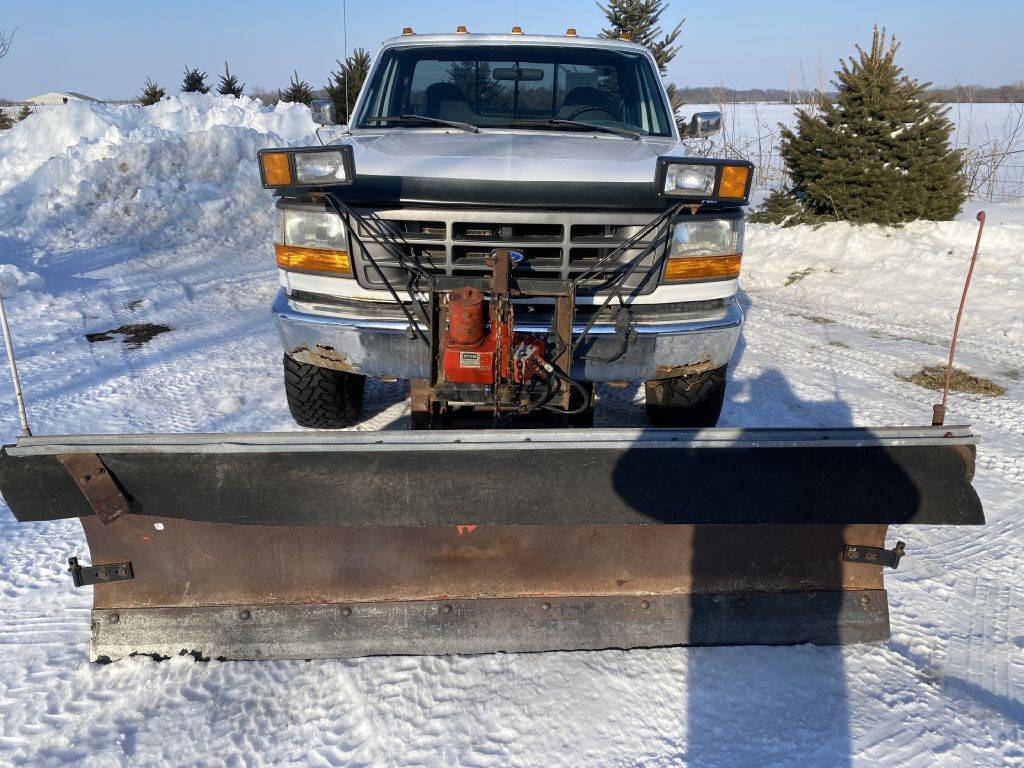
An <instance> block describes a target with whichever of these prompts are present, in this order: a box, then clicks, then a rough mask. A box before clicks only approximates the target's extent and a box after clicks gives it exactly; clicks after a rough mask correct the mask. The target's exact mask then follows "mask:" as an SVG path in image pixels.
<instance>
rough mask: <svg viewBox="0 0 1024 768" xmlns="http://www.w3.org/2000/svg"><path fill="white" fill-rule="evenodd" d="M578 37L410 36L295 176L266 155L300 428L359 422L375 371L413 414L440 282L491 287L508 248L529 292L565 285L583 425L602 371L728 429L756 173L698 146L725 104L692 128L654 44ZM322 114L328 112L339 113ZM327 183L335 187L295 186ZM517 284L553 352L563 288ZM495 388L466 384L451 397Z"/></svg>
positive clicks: (662, 403)
mask: <svg viewBox="0 0 1024 768" xmlns="http://www.w3.org/2000/svg"><path fill="white" fill-rule="evenodd" d="M570 32H572V34H567V35H564V36H562V35H559V36H555V35H525V34H518V33H513V34H471V33H467V32H462V31H460V32H457V33H455V34H438V35H417V34H412V33H411V32H410V31H409V30H407V31H406V34H403V35H401V36H399V37H395V38H392V39H390V40H387V41H385V42H384V43H383V45H382V47H381V49H380V50H379V51H378V53H377V55H376V56H375V58H374V63H373V66H372V68H371V71H370V73H369V75H368V78H367V80H366V83H365V85H364V87H363V88H362V91H361V92H360V94H359V96H358V99H357V100H356V102H355V104H354V107H353V109H352V112H351V115H352V117H351V120H350V122H349V124H348V125H347V126H342V127H341V128H340V130H339V129H335V136H336V138H334V139H333V140H332V141H330V142H329V143H328V144H326V146H325V147H323V148H322V149H321V148H311V149H310V151H309V152H307V153H305V155H301V154H292V155H288V156H286V159H285V161H284V162H285V163H290V165H289V166H288V168H287V169H286V170H285V171H284V176H285V178H284V180H283V181H278V182H275V180H274V178H272V176H273V175H274V173H276V171H275V168H274V165H273V163H274V162H275V161H274V160H273V157H272V154H273V150H265V151H264V152H269V153H271V155H261V173H262V175H263V179H264V184H265V186H268V187H272V188H275V189H276V190H277V193H278V196H277V200H276V218H275V231H274V235H275V252H276V257H277V264H278V266H279V276H280V283H281V290H280V292H279V294H278V296H277V298H276V300H275V302H274V305H273V314H274V318H275V322H276V325H277V329H278V332H279V334H280V337H281V341H282V344H283V347H284V368H285V383H286V391H287V394H288V402H289V407H290V409H291V412H292V415H293V417H294V418H295V420H296V421H297V422H298V423H299V424H301V425H303V426H310V427H320V428H339V427H344V426H347V425H349V424H351V423H352V422H353V421H355V420H356V419H357V418H358V415H359V411H360V408H361V405H362V396H363V385H364V381H365V377H366V376H373V377H381V378H399V379H409V380H411V381H412V382H413V399H414V413H415V411H416V393H417V387H416V382H428V383H429V382H431V381H434V382H435V383H436V379H437V368H438V365H440V364H441V363H439V360H440V359H441V358H440V357H439V356H440V355H441V354H442V353H441V352H439V350H438V342H437V340H436V339H428V338H427V333H428V331H429V327H430V322H429V315H428V305H429V304H430V302H431V293H430V289H429V285H430V284H434V283H436V284H449V285H452V284H456V283H458V282H459V280H463V281H465V282H466V284H467V285H468V286H476V285H480V287H481V288H483V293H484V294H487V285H489V284H481V283H480V281H481V280H484V279H488V278H489V276H490V275H491V274H492V272H493V271H494V260H495V254H496V253H498V252H500V253H501V254H502V256H501V258H502V259H505V258H506V254H509V256H508V258H511V260H512V262H513V263H512V264H511V265H510V269H511V274H512V275H513V281H518V283H517V284H518V285H522V286H528V285H529V284H530V281H531V280H535V281H541V282H543V281H549V282H550V283H551V284H558V285H563V286H569V287H570V288H569V290H570V293H569V294H568V295H570V296H571V303H572V316H571V327H572V332H571V335H570V334H566V338H565V339H563V342H565V344H564V346H567V347H571V354H568V355H567V356H564V357H563V359H564V361H565V364H564V365H563V369H564V370H563V371H562V374H564V377H565V378H570V379H571V380H572V381H573V382H575V383H577V384H579V385H582V386H576V387H575V388H574V390H573V397H575V398H576V399H577V400H579V399H580V398H583V399H584V400H587V401H588V402H587V403H586V404H585V405H586V407H583V408H579V407H574V412H575V413H577V415H579V414H582V416H583V418H584V419H586V418H587V415H588V413H589V415H590V417H591V418H592V414H593V405H594V398H593V385H594V383H596V382H627V381H642V382H645V388H646V397H647V412H648V415H649V417H650V419H651V421H652V423H653V424H654V425H655V426H671V427H704V426H714V424H715V423H716V422H717V419H718V415H719V411H720V409H721V406H722V401H723V398H724V392H725V384H726V377H725V372H726V367H727V365H728V363H729V360H730V358H731V356H732V354H733V350H734V348H735V345H736V342H737V338H738V335H739V332H740V327H741V325H742V322H743V314H742V311H741V309H740V306H739V304H738V303H737V301H736V292H737V279H738V276H739V270H740V261H741V258H742V251H743V226H744V223H743V205H744V204H745V203H746V202H747V198H748V195H749V190H750V183H751V176H752V173H751V167H750V165H749V163H746V162H744V161H734V160H719V159H708V158H701V157H693V154H694V139H697V138H700V137H704V136H707V135H710V133H712V132H713V131H714V130H715V129H716V127H717V126H716V115H715V113H701V114H698V115H696V116H694V119H693V121H692V123H691V124H690V126H689V131H688V133H689V134H690V135H688V136H681V135H680V132H679V129H678V127H677V125H676V121H675V119H674V115H673V112H672V109H671V107H670V104H669V100H668V97H667V94H666V92H665V89H664V86H663V84H662V82H661V78H660V77H659V74H658V68H657V65H656V63H655V61H654V58H653V57H652V56H651V54H650V52H649V51H648V50H647V49H646V48H645V47H643V46H640V45H637V44H634V43H632V42H629V41H626V40H616V39H602V38H584V37H579V36H577V35H575V33H574V32H573V31H572V30H570ZM314 112H315V114H317V115H319V121H320V122H322V123H325V124H327V123H331V122H332V117H331V115H330V114H329V112H330V110H329V109H327V107H326V105H323V104H315V105H314ZM717 119H719V120H720V117H719V118H717ZM332 153H333V154H332ZM329 155H330V156H332V157H333V156H335V155H336V156H337V157H338V158H340V159H339V160H338V161H337V167H334V166H331V165H330V163H327V166H326V170H324V169H322V168H320V166H319V165H317V163H318V162H319V163H320V165H323V162H321V161H326V159H327V158H328V156H329ZM278 159H280V158H278ZM318 169H319V170H318ZM332 169H333V170H332ZM303 173H306V174H307V176H305V177H303ZM317 173H327V174H328V180H329V181H330V180H334V181H337V182H338V183H337V184H333V185H325V183H324V182H323V180H322V179H321V180H320V183H315V184H314V183H310V184H305V183H303V178H319V177H316V174H317ZM310 174H311V175H310ZM331 174H333V176H332V175H331ZM325 189H326V190H329V191H330V194H325V191H324V190H325ZM445 281H447V283H446V282H445ZM559 295H562V294H559ZM510 296H511V299H510V301H511V302H512V308H513V309H514V313H515V321H514V330H515V334H516V336H517V338H519V337H520V335H523V336H522V338H527V336H526V335H529V338H538V339H540V340H541V341H540V342H539V343H541V344H545V343H546V344H549V345H550V344H551V343H552V341H551V337H550V331H551V328H552V325H553V323H554V321H555V314H556V307H557V305H558V300H557V299H556V298H554V296H555V294H551V295H546V294H545V292H544V291H541V292H539V293H535V292H534V293H531V291H529V290H518V289H513V290H512V291H511V292H510ZM444 333H445V332H444V330H443V329H442V331H441V333H440V335H444ZM570 336H571V343H570V341H569V337H570ZM545 339H547V341H545ZM424 342H426V343H424ZM555 344H556V345H557V344H558V342H557V340H555ZM460 359H462V360H465V359H469V360H471V361H472V360H474V359H476V358H473V357H469V358H466V357H465V356H463V357H462V358H460ZM455 378H456V379H457V378H458V377H457V376H456V377H455ZM491 394H492V393H491V392H490V391H488V390H487V388H486V387H483V388H480V389H479V391H477V390H474V389H473V387H471V386H468V385H467V386H464V387H462V388H460V389H459V390H458V392H457V393H456V394H455V395H454V396H453V398H454V400H453V401H459V402H466V403H470V404H472V403H473V402H475V401H480V400H484V401H486V400H487V399H488V398H490V397H491ZM567 397H568V395H567ZM450 399H451V398H450Z"/></svg>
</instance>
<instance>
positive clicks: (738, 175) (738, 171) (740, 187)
mask: <svg viewBox="0 0 1024 768" xmlns="http://www.w3.org/2000/svg"><path fill="white" fill-rule="evenodd" d="M749 178H750V169H749V168H748V167H747V166H745V165H726V166H723V167H722V180H721V183H720V184H719V185H718V196H719V197H730V198H735V199H737V200H742V199H743V198H744V197H746V191H747V181H748V180H749Z"/></svg>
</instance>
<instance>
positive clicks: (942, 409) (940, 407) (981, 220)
mask: <svg viewBox="0 0 1024 768" xmlns="http://www.w3.org/2000/svg"><path fill="white" fill-rule="evenodd" d="M984 230H985V212H984V211H978V239H977V240H975V241H974V253H973V254H971V265H970V266H969V267H968V268H967V279H966V280H964V292H963V293H962V294H961V295H960V308H959V309H958V310H957V312H956V322H955V323H954V324H953V338H952V340H951V341H950V343H949V363H948V364H947V365H946V382H945V384H943V386H942V402H941V403H938V404H936V405H934V406H933V407H932V424H933V425H935V426H938V425H939V424H942V423H943V422H944V421H945V420H946V401H947V400H948V399H949V382H950V380H951V379H952V378H953V356H954V355H955V354H956V337H957V336H958V335H959V333H960V318H962V317H963V314H964V305H965V304H966V303H967V289H968V288H970V287H971V276H972V275H973V274H974V264H975V262H977V260H978V248H979V247H981V233H982V232H983V231H984Z"/></svg>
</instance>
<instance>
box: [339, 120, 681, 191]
mask: <svg viewBox="0 0 1024 768" xmlns="http://www.w3.org/2000/svg"><path fill="white" fill-rule="evenodd" d="M344 143H347V144H350V145H351V146H352V148H353V155H354V159H355V166H356V175H357V177H360V176H383V177H392V178H394V177H406V178H410V177H411V178H416V179H421V180H426V179H448V180H452V179H459V180H462V181H470V180H479V181H489V182H498V183H500V182H513V183H514V182H533V183H537V182H563V183H565V182H568V183H602V184H607V183H614V182H617V183H629V184H652V183H653V181H654V172H655V166H656V163H657V159H658V158H659V157H660V156H662V155H667V154H672V153H673V152H674V151H675V153H677V154H686V152H685V148H680V147H679V144H678V142H677V141H676V140H675V139H672V138H663V139H662V138H653V139H649V138H644V139H640V140H639V141H633V140H632V139H628V138H622V137H619V136H612V135H610V134H608V135H605V134H599V135H596V136H595V135H592V134H573V133H563V132H554V131H551V132H546V133H539V132H536V131H531V132H523V131H500V132H498V131H487V130H485V131H482V132H481V133H451V132H444V131H435V130H431V129H418V130H400V129H395V130H389V131H388V132H387V133H386V134H379V133H374V134H355V135H352V136H350V137H346V138H345V140H344Z"/></svg>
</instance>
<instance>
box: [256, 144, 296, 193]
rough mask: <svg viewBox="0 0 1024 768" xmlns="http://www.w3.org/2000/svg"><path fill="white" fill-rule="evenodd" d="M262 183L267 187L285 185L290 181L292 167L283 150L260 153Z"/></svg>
mask: <svg viewBox="0 0 1024 768" xmlns="http://www.w3.org/2000/svg"><path fill="white" fill-rule="evenodd" d="M260 167H261V168H262V169H263V183H264V184H265V185H266V186H268V187H287V186H288V185H289V184H291V183H292V169H291V166H289V165H288V155H287V153H285V152H262V153H260Z"/></svg>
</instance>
